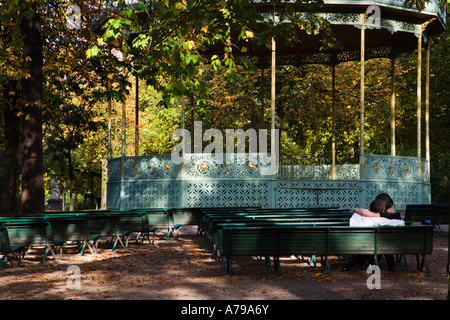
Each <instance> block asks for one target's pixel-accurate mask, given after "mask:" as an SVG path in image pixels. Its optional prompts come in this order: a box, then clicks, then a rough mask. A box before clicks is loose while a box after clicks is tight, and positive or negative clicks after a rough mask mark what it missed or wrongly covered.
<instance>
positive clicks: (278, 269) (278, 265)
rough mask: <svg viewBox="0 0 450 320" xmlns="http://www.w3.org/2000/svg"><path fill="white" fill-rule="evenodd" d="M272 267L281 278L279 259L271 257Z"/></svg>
mask: <svg viewBox="0 0 450 320" xmlns="http://www.w3.org/2000/svg"><path fill="white" fill-rule="evenodd" d="M273 265H274V269H275V271H278V275H279V276H281V265H280V257H273Z"/></svg>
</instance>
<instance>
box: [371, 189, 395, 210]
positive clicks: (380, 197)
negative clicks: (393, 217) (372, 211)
mask: <svg viewBox="0 0 450 320" xmlns="http://www.w3.org/2000/svg"><path fill="white" fill-rule="evenodd" d="M375 200H382V201H384V203H385V205H386V209H385V210H387V209H389V208H392V206H393V205H394V200H392V198H391V197H390V196H389V195H388V194H387V193H380V194H379V195H378V196H377V197H376V198H375ZM383 211H384V210H383Z"/></svg>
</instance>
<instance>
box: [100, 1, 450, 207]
mask: <svg viewBox="0 0 450 320" xmlns="http://www.w3.org/2000/svg"><path fill="white" fill-rule="evenodd" d="M292 5H293V4H292ZM370 6H372V7H371V8H370V9H369V7H370ZM261 10H262V11H265V12H266V13H267V19H272V20H273V21H274V23H277V21H278V19H277V14H278V11H277V10H278V8H277V7H273V6H271V5H263V4H261ZM295 10H296V12H297V14H299V15H305V17H306V15H308V14H312V13H311V12H308V11H305V9H304V8H303V7H302V6H296V7H295ZM368 13H369V14H368ZM313 14H315V15H318V16H320V17H322V18H324V19H326V20H327V21H328V22H329V23H330V24H331V27H332V30H333V32H334V34H335V36H336V38H337V39H338V40H339V41H340V42H341V44H342V46H343V48H341V49H339V50H331V51H326V52H322V51H320V50H319V47H320V43H319V41H318V40H317V39H316V38H315V37H314V36H312V35H307V34H306V33H305V32H303V31H299V33H298V37H300V38H301V39H302V43H301V44H300V45H296V46H285V45H284V44H283V43H282V41H277V39H272V46H271V48H267V47H251V46H248V45H247V48H246V52H245V53H240V52H237V51H233V54H234V55H236V56H239V55H245V56H248V57H250V58H251V59H252V60H253V62H254V63H255V65H256V66H258V67H259V68H260V69H261V70H263V69H270V70H271V85H272V91H271V106H270V108H271V123H270V127H269V128H267V129H275V99H276V94H275V71H276V66H277V65H282V64H290V65H303V64H313V63H314V64H318V63H320V64H326V65H329V66H330V73H331V74H332V79H333V84H334V77H335V68H334V66H335V65H337V64H339V63H340V62H345V61H360V65H361V68H360V69H361V70H360V72H361V73H360V79H361V80H360V89H361V97H360V141H359V154H360V157H359V159H360V160H359V163H357V164H337V163H336V160H335V158H336V157H335V135H334V132H335V126H334V112H335V105H334V98H333V103H332V104H333V107H332V111H331V112H332V119H333V125H332V126H333V128H332V131H333V133H332V150H331V154H332V157H331V161H330V162H329V163H319V162H309V163H291V164H286V163H284V162H283V161H282V160H281V161H280V162H279V167H278V170H277V171H276V172H272V171H271V170H270V166H271V162H270V159H271V157H270V155H269V154H236V155H234V157H235V158H234V162H232V163H230V162H227V159H228V158H227V156H229V155H226V154H223V155H222V156H223V161H215V159H217V158H216V157H215V156H213V155H211V154H204V153H194V154H185V155H184V156H185V160H184V162H183V163H181V164H178V163H175V162H174V161H173V159H172V157H171V155H170V154H169V155H134V156H128V155H125V154H124V153H122V156H121V157H118V158H109V159H107V162H106V163H107V166H106V167H107V173H106V174H105V175H104V177H105V178H104V179H105V180H106V186H107V187H106V203H105V205H106V208H108V209H130V208H156V207H226V206H230V207H240V206H246V207H254V206H261V207H268V208H286V207H329V206H336V207H342V208H354V207H367V206H368V204H369V203H370V202H371V200H372V199H374V197H375V196H376V195H377V194H379V193H381V192H386V193H388V194H390V195H391V197H392V198H393V200H394V202H395V207H396V209H399V210H402V209H405V207H406V205H407V204H417V203H430V201H431V195H430V152H429V148H430V145H429V99H428V97H429V55H430V45H431V38H432V36H433V35H434V34H438V33H441V32H443V31H444V30H445V12H442V11H441V10H440V8H439V6H438V3H437V1H431V2H428V3H426V5H425V8H424V9H423V10H422V11H420V12H418V11H417V9H415V8H408V7H406V6H405V5H404V4H403V1H402V0H377V1H359V0H357V1H352V0H331V1H327V0H325V1H324V5H323V6H322V7H321V8H320V9H318V11H316V12H314V13H313ZM237 47H239V45H237ZM423 47H424V49H425V50H423ZM220 50H223V49H220V48H211V51H210V52H206V53H205V54H216V53H217V52H218V51H220ZM414 50H417V63H418V65H417V70H418V73H417V96H416V98H417V156H415V157H410V156H408V157H407V156H400V155H397V154H396V148H395V108H396V105H395V80H394V79H395V74H394V70H395V69H394V67H395V58H396V57H397V56H398V55H399V54H401V53H404V52H411V51H414ZM422 51H425V59H423V58H422ZM374 58H390V59H391V62H392V63H391V78H392V84H391V89H392V98H391V116H392V118H391V136H390V137H386V139H390V141H391V154H389V155H373V154H367V153H366V152H365V137H364V127H365V101H364V63H365V61H366V60H367V59H374ZM423 60H425V61H423ZM422 63H424V65H425V70H426V71H425V73H426V74H425V88H424V89H425V90H424V93H425V99H424V101H422V95H423V94H422V71H421V70H422ZM333 97H334V85H333ZM423 105H424V109H425V110H422V106H423ZM422 113H424V115H425V117H424V118H425V119H424V121H423V124H424V125H423V126H422ZM180 116H181V126H182V127H184V109H183V110H182V113H181V115H180ZM422 132H424V137H422ZM272 138H273V136H272ZM422 140H424V141H425V147H424V148H423V149H424V150H422ZM272 141H273V139H272ZM136 143H138V141H136ZM272 146H273V145H272ZM122 149H123V150H124V149H125V148H122ZM272 150H273V149H272ZM272 155H273V154H272ZM272 159H273V158H272Z"/></svg>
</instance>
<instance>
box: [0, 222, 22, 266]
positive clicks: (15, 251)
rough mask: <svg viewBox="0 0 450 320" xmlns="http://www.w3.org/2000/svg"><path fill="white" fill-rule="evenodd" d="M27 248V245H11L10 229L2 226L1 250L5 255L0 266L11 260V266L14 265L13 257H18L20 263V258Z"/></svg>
mask: <svg viewBox="0 0 450 320" xmlns="http://www.w3.org/2000/svg"><path fill="white" fill-rule="evenodd" d="M25 250H26V247H25V246H11V244H10V242H9V235H8V229H7V228H5V227H2V226H0V252H1V253H2V254H3V257H2V258H1V259H0V266H2V265H4V264H5V263H7V262H8V261H9V262H10V264H11V266H12V267H14V264H13V262H12V258H13V257H16V258H17V259H18V260H19V265H20V260H21V259H22V257H23V254H24V252H25Z"/></svg>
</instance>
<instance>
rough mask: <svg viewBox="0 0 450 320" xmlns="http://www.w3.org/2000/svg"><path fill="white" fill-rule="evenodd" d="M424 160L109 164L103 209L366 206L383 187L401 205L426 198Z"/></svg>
mask: <svg viewBox="0 0 450 320" xmlns="http://www.w3.org/2000/svg"><path fill="white" fill-rule="evenodd" d="M427 168H428V162H427V161H425V160H423V159H419V158H416V157H392V156H384V155H365V166H364V171H365V175H364V177H363V178H361V177H360V172H361V167H360V165H359V164H346V165H336V166H335V177H334V179H333V177H332V176H331V172H332V165H331V164H330V163H329V160H327V159H320V158H316V159H311V158H302V159H281V160H280V161H279V167H278V171H277V172H276V173H275V174H271V161H270V157H268V156H267V155H248V154H241V155H233V156H228V157H227V156H226V155H221V156H220V157H215V156H214V155H209V154H191V155H186V158H185V162H184V163H183V165H181V164H176V163H174V162H173V161H172V158H171V156H170V155H152V156H139V157H124V158H116V159H110V160H109V161H108V183H107V207H108V208H143V207H206V206H208V207H209V206H222V207H224V206H261V207H279V208H283V207H315V206H338V207H344V208H352V207H358V206H362V207H367V206H368V205H369V203H370V202H371V200H372V199H374V198H375V196H376V195H377V194H379V193H381V192H387V193H389V194H390V195H391V197H392V198H393V199H394V201H395V203H396V208H398V209H404V208H405V207H406V205H407V204H410V203H427V202H429V199H430V185H429V172H428V169H427Z"/></svg>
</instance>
